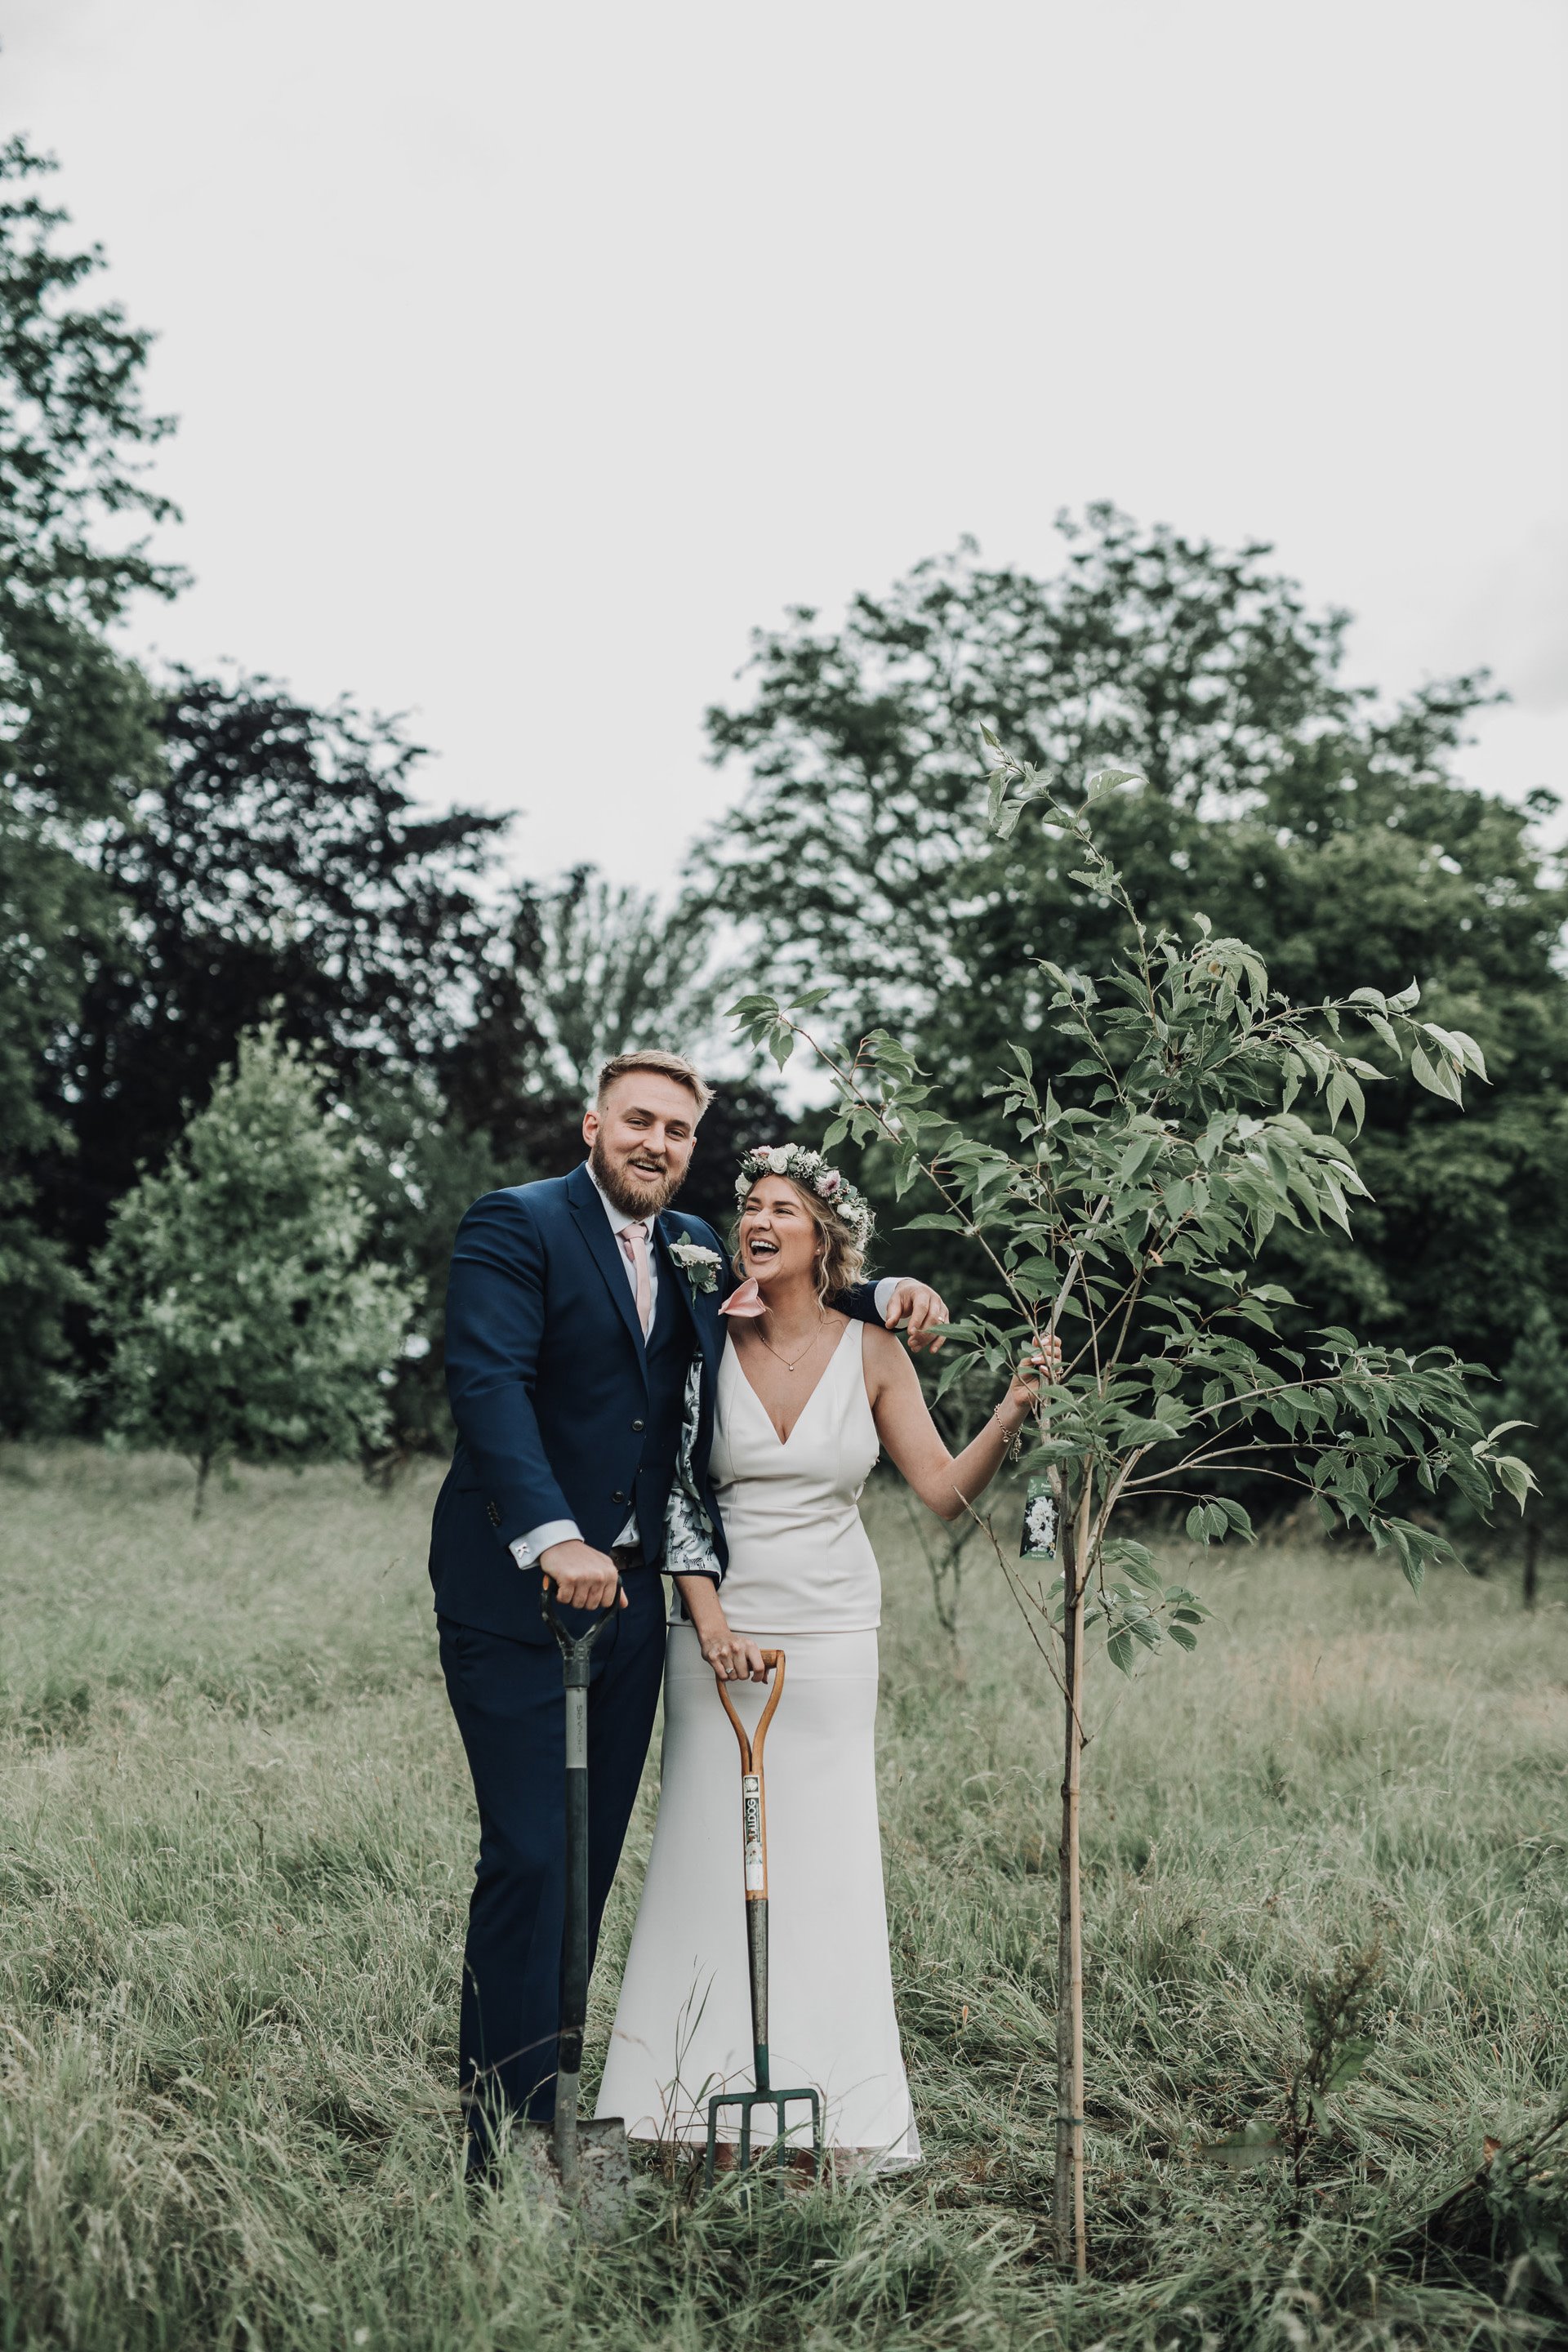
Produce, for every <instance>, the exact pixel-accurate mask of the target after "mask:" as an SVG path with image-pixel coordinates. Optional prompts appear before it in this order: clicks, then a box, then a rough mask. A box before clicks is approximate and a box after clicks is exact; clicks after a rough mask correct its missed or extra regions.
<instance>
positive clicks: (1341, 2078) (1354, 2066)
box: [1323, 2034, 1377, 2093]
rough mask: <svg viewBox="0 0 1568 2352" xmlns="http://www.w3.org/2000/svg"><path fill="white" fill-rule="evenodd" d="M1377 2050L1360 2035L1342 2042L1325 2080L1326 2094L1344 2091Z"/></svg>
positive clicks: (1374, 2043) (1375, 2046) (1373, 2044)
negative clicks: (1346, 2085)
mask: <svg viewBox="0 0 1568 2352" xmlns="http://www.w3.org/2000/svg"><path fill="white" fill-rule="evenodd" d="M1376 2048H1377V2044H1376V2042H1373V2041H1371V2040H1369V2039H1368V2038H1367V2037H1366V2036H1364V2035H1360V2034H1358V2035H1356V2036H1354V2037H1352V2040H1350V2041H1348V2042H1341V2044H1340V2046H1339V2049H1338V2050H1337V2051H1336V2052H1335V2053H1334V2063H1333V2064H1332V2065H1331V2067H1330V2069H1329V2072H1328V2074H1327V2076H1326V2077H1325V2079H1324V2083H1323V2089H1324V2092H1325V2093H1328V2092H1331V2091H1342V2090H1343V2089H1344V2087H1345V2084H1347V2083H1353V2082H1354V2081H1355V2078H1356V2076H1357V2075H1358V2074H1360V2073H1361V2072H1362V2069H1363V2067H1364V2066H1365V2064H1366V2062H1367V2060H1368V2059H1369V2058H1370V2057H1371V2056H1372V2053H1373V2051H1374V2050H1375V2049H1376Z"/></svg>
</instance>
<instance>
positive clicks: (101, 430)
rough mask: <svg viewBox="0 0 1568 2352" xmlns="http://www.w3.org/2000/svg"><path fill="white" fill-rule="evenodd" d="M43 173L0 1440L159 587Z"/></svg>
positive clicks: (10, 304) (134, 419)
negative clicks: (47, 1082)
mask: <svg viewBox="0 0 1568 2352" xmlns="http://www.w3.org/2000/svg"><path fill="white" fill-rule="evenodd" d="M52 169H53V165H52V164H51V163H49V162H48V160H47V158H45V157H42V156H39V155H37V154H36V153H34V152H32V151H31V150H30V149H29V148H28V147H27V146H26V142H24V141H22V140H20V139H15V140H12V141H11V142H9V144H7V145H6V146H5V147H4V148H3V149H0V1427H9V1428H16V1427H17V1426H19V1425H20V1424H21V1423H22V1422H23V1421H25V1420H33V1421H35V1422H36V1421H37V1420H40V1419H43V1420H47V1418H48V1417H49V1407H50V1406H51V1404H52V1405H54V1406H56V1407H63V1405H64V1403H65V1402H66V1399H67V1397H68V1383H67V1382H64V1381H60V1380H58V1378H57V1377H56V1376H55V1375H54V1374H53V1373H52V1370H51V1367H53V1366H55V1365H57V1364H58V1362H59V1361H60V1360H61V1359H62V1357H63V1354H64V1341H63V1338H62V1334H61V1318H62V1314H63V1311H64V1309H65V1307H66V1305H67V1304H68V1301H69V1300H70V1299H71V1298H72V1297H74V1296H75V1295H76V1291H77V1286H76V1284H75V1283H74V1281H73V1278H72V1275H71V1271H70V1267H69V1264H68V1257H67V1255H66V1253H65V1252H64V1251H63V1250H62V1249H61V1248H60V1247H59V1246H58V1244H57V1243H56V1242H55V1241H54V1240H53V1239H52V1238H51V1237H50V1236H49V1235H47V1234H44V1233H42V1232H41V1231H40V1230H39V1226H38V1222H37V1160H38V1157H39V1155H40V1154H42V1153H45V1152H47V1151H50V1150H58V1148H59V1147H60V1146H61V1145H62V1144H63V1143H64V1141H65V1134H64V1130H63V1129H62V1128H61V1126H60V1124H59V1121H58V1108H57V1107H55V1106H53V1105H52V1104H51V1103H50V1102H49V1100H48V1099H47V1090H46V1088H45V1087H44V1086H43V1085H42V1084H41V1076H42V1072H43V1067H44V1061H43V1057H44V1054H45V1050H46V1047H47V1042H48V1041H49V1039H50V1038H51V1037H52V1036H53V1035H54V1034H56V1033H57V1032H58V1029H59V1028H60V1027H61V1026H63V1025H65V1024H68V1023H69V1021H70V1020H71V1019H72V1017H73V1016H74V1013H75V1011H76V1007H77V1003H78V1000H79V988H80V979H81V974H82V972H83V971H84V969H85V968H86V966H87V964H88V962H89V960H90V959H91V958H93V957H95V956H101V955H104V954H107V953H110V952H112V951H113V949H114V944H115V942H116V940H117V939H118V935H119V929H120V922H121V916H120V909H119V906H118V903H117V901H116V899H115V898H114V896H113V893H112V892H111V891H110V889H109V888H108V887H105V885H104V884H103V882H102V881H101V879H100V877H97V876H96V875H95V874H94V873H93V872H92V870H91V868H90V867H89V866H84V864H83V863H82V861H81V860H80V858H79V856H77V854H76V845H77V844H78V843H79V840H80V839H81V837H82V836H83V835H84V833H86V832H87V831H88V830H89V829H90V828H92V827H94V826H96V825H98V824H101V823H104V822H106V821H113V820H114V819H115V818H116V817H117V816H118V815H119V814H121V812H122V811H123V809H124V808H125V807H126V805H127V803H128V801H129V798H130V797H131V795H132V794H133V793H134V792H135V790H136V789H137V787H138V786H139V784H140V783H141V782H142V781H143V780H144V779H145V777H146V776H147V775H148V774H149V773H150V772H151V770H152V767H153V761H154V759H155V753H156V744H155V737H154V732H153V717H154V712H153V702H152V698H151V697H150V696H149V695H148V694H147V692H146V690H145V687H144V685H143V682H142V679H141V678H140V677H139V675H138V674H137V672H136V671H135V670H134V668H133V667H131V666H130V665H128V664H127V663H125V662H124V661H122V660H121V658H120V657H119V656H117V655H116V654H115V653H114V652H113V651H112V649H111V648H110V646H109V644H108V643H107V641H106V639H105V635H104V632H105V630H106V629H107V628H108V626H109V625H110V624H111V623H112V622H113V621H115V620H117V619H118V618H119V617H120V616H121V614H122V613H123V611H124V609H125V606H126V604H127V603H128V601H129V599H130V598H131V597H132V595H134V594H135V593H137V592H138V591H150V592H152V593H157V594H167V593H170V592H171V591H172V590H173V589H174V586H175V585H176V584H177V575H176V574H175V573H174V572H173V571H172V570H170V569H169V568H168V567H166V566H163V565H161V564H158V563H155V562H153V560H152V559H151V557H150V556H149V554H148V552H147V550H146V547H145V544H144V542H142V541H138V540H137V539H135V538H134V537H133V536H130V535H128V533H127V530H126V525H127V523H130V524H132V527H134V525H135V524H136V523H138V522H141V523H151V522H154V521H158V520H162V519H163V518H164V517H165V516H167V515H168V514H169V513H170V511H171V509H170V508H169V506H168V504H167V501H166V500H163V499H160V498H158V497H156V496H155V495H154V494H153V492H152V491H151V490H150V489H149V488H147V486H146V484H145V482H144V480H143V479H142V466H143V464H144V462H145V458H144V453H145V452H146V451H147V450H148V449H149V448H150V447H151V446H152V445H153V443H155V442H156V441H158V440H159V439H160V438H161V437H162V436H163V434H164V433H165V432H166V431H167V430H168V428H169V420H168V419H167V418H165V417H160V416H156V415H152V414H150V413H149V411H148V410H147V409H146V407H145V406H144V405H143V403H142V394H141V376H142V366H143V363H144V362H145V359H146V355H147V349H148V344H149V341H150V338H149V337H148V336H147V335H146V334H144V333H142V331H139V330H137V329H134V328H132V327H129V326H128V325H127V324H126V322H125V320H124V317H123V314H122V313H121V310H119V308H118V307H117V306H116V305H114V304H100V305H99V306H97V307H96V308H94V307H91V306H89V305H84V303H83V302H82V301H81V300H80V299H79V289H81V287H82V285H83V282H84V281H85V280H86V279H88V278H90V277H91V276H92V274H93V272H94V271H95V270H97V269H98V268H100V264H101V256H100V253H99V252H98V250H97V248H96V247H89V248H88V249H86V250H82V249H76V250H71V249H69V248H68V247H63V246H62V245H61V243H60V241H59V239H58V230H59V229H60V227H61V226H62V225H63V223H64V220H65V215H63V214H62V213H60V212H58V210H55V209H52V208H51V207H50V206H49V205H47V204H46V203H45V202H44V200H43V196H42V194H41V193H40V186H41V183H42V181H43V179H44V177H45V175H46V174H47V173H48V172H49V171H51V170H52Z"/></svg>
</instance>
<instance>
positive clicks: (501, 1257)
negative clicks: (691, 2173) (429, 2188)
mask: <svg viewBox="0 0 1568 2352" xmlns="http://www.w3.org/2000/svg"><path fill="white" fill-rule="evenodd" d="M682 1239H686V1240H689V1241H692V1242H695V1243H697V1244H700V1246H701V1247H702V1248H705V1249H710V1250H712V1251H713V1252H714V1253H715V1254H716V1255H717V1256H718V1258H719V1261H720V1264H719V1268H718V1274H717V1279H716V1282H715V1285H714V1287H713V1288H712V1289H711V1290H710V1291H700V1290H699V1289H697V1288H696V1286H695V1285H694V1284H693V1283H692V1282H691V1280H690V1279H689V1277H688V1276H686V1275H685V1274H683V1273H682V1272H681V1271H680V1269H679V1267H678V1266H677V1265H676V1263H675V1261H674V1259H673V1258H672V1257H671V1256H670V1255H669V1244H670V1243H671V1242H678V1241H680V1240H682ZM653 1247H654V1248H655V1249H656V1250H657V1251H658V1304H657V1307H656V1310H655V1314H654V1321H653V1328H652V1329H651V1330H650V1331H649V1333H648V1335H647V1339H646V1341H645V1339H644V1336H643V1331H642V1327H641V1324H640V1323H639V1321H638V1319H637V1307H636V1304H635V1301H634V1299H633V1297H632V1290H631V1285H630V1284H629V1282H628V1281H627V1278H626V1265H625V1264H624V1262H623V1260H622V1258H621V1255H620V1253H619V1251H618V1250H617V1248H616V1239H615V1235H614V1234H613V1233H612V1232H611V1230H610V1223H609V1220H608V1218H607V1217H606V1216H605V1211H604V1207H603V1204H602V1202H601V1201H600V1198H599V1195H598V1192H596V1190H595V1186H594V1183H593V1181H592V1179H591V1178H590V1176H589V1174H588V1171H587V1168H586V1166H583V1167H580V1168H576V1169H574V1171H573V1172H572V1173H571V1175H570V1176H566V1177H563V1178H554V1179H551V1180H550V1181H546V1182H544V1183H540V1184H520V1185H517V1186H515V1187H513V1188H512V1189H511V1190H510V1191H507V1192H490V1193H487V1195H486V1196H485V1198H484V1199H483V1200H481V1201H477V1202H475V1203H474V1206H473V1207H472V1208H471V1209H470V1210H469V1211H468V1214H467V1216H466V1217H465V1218H464V1219H463V1222H462V1223H461V1225H460V1226H459V1227H458V1238H457V1243H456V1245H455V1247H454V1250H453V1254H452V1268H451V1276H450V1281H449V1284H448V1287H447V1394H448V1397H449V1398H450V1401H451V1407H452V1417H453V1419H454V1420H455V1422H456V1423H457V1425H458V1448H457V1451H456V1453H455V1454H454V1455H453V1458H452V1466H451V1469H450V1471H449V1472H448V1474H447V1478H446V1481H445V1483H444V1485H443V1486H442V1488H441V1492H440V1494H439V1496H437V1503H436V1517H435V1524H434V1527H433V1528H432V1531H431V1542H430V1580H431V1582H432V1584H433V1586H434V1587H435V1595H436V1609H437V1619H438V1622H439V1629H440V1637H441V1664H442V1668H443V1671H444V1672H445V1675H446V1677H447V1692H448V1695H449V1696H450V1698H451V1702H452V1711H453V1713H454V1715H455V1716H456V1717H457V1720H458V1730H459V1731H460V1732H461V1734H462V1738H463V1745H464V1748H465V1749H466V1750H467V1753H468V1765H469V1769H470V1771H471V1772H472V1774H473V1781H474V1793H475V1796H476V1797H477V1799H478V1801H479V1868H478V1872H477V1874H476V1879H475V1885H474V1893H473V1897H472V1901H471V1903H470V1906H469V1912H468V1941H467V1945H466V1948H465V1952H464V1965H463V2000H462V2018H461V2053H460V2067H461V2075H462V2084H463V2089H464V2093H465V2096H466V2099H467V2101H468V2117H469V2127H470V2131H471V2133H472V2135H473V2147H474V2150H475V2153H476V2156H477V2157H479V2158H482V2157H483V2156H484V2154H485V2152H486V2151H487V2149H488V2147H489V2144H490V2136H491V2129H492V2126H494V2125H495V2124H496V2122H497V2121H498V2119H500V2117H501V2116H505V2115H510V2114H516V2113H520V2112H522V2113H527V2114H529V2115H531V2116H533V2117H534V2118H535V2119H536V2120H540V2121H547V2120H548V2119H549V2117H550V2116H551V2115H552V2113H553V2106H554V2074H555V2033H556V2022H557V2009H558V2001H559V1989H560V1969H561V1935H562V1926H563V1907H564V1862H565V1857H564V1832H563V1810H564V1776H565V1711H564V1705H563V1693H562V1675H561V1659H560V1654H559V1652H558V1650H557V1649H556V1646H555V1643H554V1640H553V1637H552V1634H551V1633H550V1631H549V1628H548V1627H547V1626H546V1624H545V1623H544V1621H543V1618H542V1613H541V1609H540V1596H541V1587H542V1579H541V1576H540V1572H539V1570H538V1569H537V1568H536V1567H534V1568H529V1569H520V1568H519V1567H518V1565H517V1562H516V1560H515V1559H514V1558H513V1556H512V1553H511V1551H510V1545H511V1543H512V1541H513V1540H514V1539H515V1538H519V1537H521V1536H526V1535H528V1534H530V1533H531V1530H532V1529H534V1528H538V1527H541V1526H542V1525H543V1524H544V1523H545V1522H547V1521H549V1520H552V1519H574V1520H575V1521H576V1524H577V1526H578V1528H580V1529H581V1531H582V1534H583V1537H584V1541H585V1542H587V1543H590V1544H592V1545H593V1546H594V1547H595V1549H596V1550H599V1551H605V1552H607V1551H609V1550H610V1549H611V1548H612V1547H613V1546H614V1545H615V1544H616V1541H617V1538H619V1536H620V1534H621V1531H622V1529H623V1528H624V1527H625V1525H626V1519H627V1517H628V1514H629V1513H633V1512H635V1514H636V1518H637V1531H638V1535H639V1537H640V1539H641V1549H642V1558H643V1560H644V1562H645V1563H647V1565H645V1566H644V1567H642V1568H640V1569H637V1568H634V1569H632V1570H630V1572H629V1573H627V1574H626V1577H625V1580H624V1581H625V1589H626V1600H627V1606H626V1608H625V1609H624V1610H621V1611H620V1612H617V1615H616V1620H615V1622H614V1623H613V1624H612V1625H611V1626H609V1627H608V1628H607V1629H606V1630H605V1633H603V1634H601V1636H600V1638H599V1640H598V1642H597V1643H595V1649H594V1654H593V1655H594V1664H593V1677H594V1678H593V1681H592V1683H591V1685H590V1687H589V1696H588V1774H589V1791H590V1821H591V1831H590V1854H589V1899H590V1905H591V1911H592V1934H593V1937H594V1938H595V1941H596V1939H597V1935H598V1927H599V1919H600V1915H601V1913H602V1912H603V1909H604V1906H605V1899H606V1897H607V1895H608V1894H609V1891H610V1884H611V1881H612V1879H613V1878H614V1876H615V1872H616V1863H617V1862H618V1861H619V1859H620V1852H621V1845H622V1843H623V1841H624V1839H625V1836H626V1824H627V1822H629V1820H630V1818H631V1811H632V1807H633V1805H634V1803H635V1802H636V1800H637V1784H638V1781H639V1780H640V1778H641V1775H642V1768H643V1762H644V1759H645V1758H646V1756H647V1744H648V1739H649V1736H650V1734H651V1732H652V1729H653V1719H654V1715H655V1711H656V1709H657V1707H658V1686H659V1677H660V1673H661V1670H662V1666H663V1661H664V1607H663V1582H662V1580H661V1578H660V1577H659V1575H658V1560H659V1557H660V1554H661V1552H662V1549H663V1544H664V1518H665V1506H666V1504H667V1502H668V1496H669V1490H670V1486H671V1483H672V1481H673V1479H674V1475H675V1467H676V1460H677V1454H678V1451H679V1441H680V1432H681V1423H682V1415H683V1408H684V1399H685V1390H686V1380H687V1373H688V1370H689V1367H690V1364H691V1362H692V1360H693V1357H694V1355H695V1356H699V1357H700V1360H701V1364H702V1380H701V1400H702V1402H701V1415H700V1425H699V1431H698V1441H697V1445H696V1448H695V1451H694V1454H693V1458H692V1467H693V1471H694V1474H695V1475H696V1478H697V1481H698V1483H699V1485H700V1489H701V1492H702V1496H703V1499H704V1501H705V1503H706V1505H707V1507H708V1512H709V1517H710V1519H711V1521H712V1523H713V1527H714V1530H715V1538H716V1547H717V1549H718V1554H719V1565H720V1568H721V1570H722V1567H723V1560H724V1551H723V1532H722V1528H721V1526H720V1521H719V1514H718V1510H717V1507H716V1506H715V1504H714V1501H713V1496H712V1489H711V1486H710V1483H709V1475H708V1456H709V1446H710V1442H711V1438H712V1432H713V1403H714V1397H715V1393H716V1384H717V1377H718V1368H719V1360H720V1357H721V1353H722V1350H723V1344H724V1326H723V1323H722V1321H721V1318H720V1315H719V1307H720V1304H721V1300H722V1299H724V1298H725V1297H728V1296H729V1294H730V1292H731V1289H732V1288H733V1287H734V1277H733V1275H732V1274H731V1269H730V1263H729V1256H728V1253H727V1252H726V1251H725V1250H724V1247H723V1245H722V1244H721V1242H720V1240H719V1237H718V1235H717V1234H715V1233H714V1232H713V1231H712V1229H711V1227H710V1226H709V1225H706V1224H704V1223H703V1222H702V1220H701V1218H700V1217H690V1216H686V1215H683V1214H682V1213H681V1212H680V1211H679V1210H666V1211H665V1213H664V1214H663V1215H662V1216H661V1217H659V1218H658V1219H657V1220H656V1221H655V1224H654V1238H653ZM837 1304H838V1305H839V1306H840V1307H842V1308H843V1309H844V1310H845V1312H846V1313H848V1314H852V1315H855V1316H858V1318H861V1319H862V1320H864V1321H867V1322H871V1321H875V1320H876V1319H877V1314H876V1307H875V1303H874V1293H873V1290H872V1286H871V1285H870V1284H868V1283H866V1284H861V1285H860V1286H858V1288H857V1289H856V1290H854V1291H852V1292H850V1293H848V1294H847V1295H846V1296H845V1297H842V1298H840V1299H839V1300H838V1301H837ZM564 1613H565V1615H566V1616H567V1619H568V1622H573V1621H574V1620H575V1622H586V1620H585V1619H576V1618H575V1612H564Z"/></svg>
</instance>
